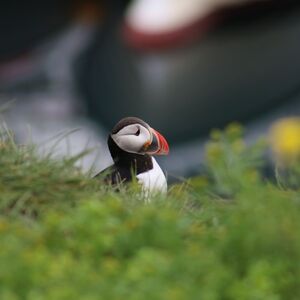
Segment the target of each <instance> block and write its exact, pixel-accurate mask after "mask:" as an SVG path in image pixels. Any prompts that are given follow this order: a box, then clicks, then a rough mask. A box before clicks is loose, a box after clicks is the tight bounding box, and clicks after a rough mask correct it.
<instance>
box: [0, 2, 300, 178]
mask: <svg viewBox="0 0 300 300" xmlns="http://www.w3.org/2000/svg"><path fill="white" fill-rule="evenodd" d="M0 6H1V8H0V37H1V43H0V114H1V122H5V123H6V124H7V126H8V127H9V128H10V129H12V130H13V131H14V132H15V135H16V139H17V141H18V142H20V143H28V142H31V141H32V142H34V143H36V144H38V145H40V149H41V151H43V149H51V147H54V146H55V149H56V150H55V151H56V152H57V154H58V155H65V154H69V155H75V154H77V153H79V152H81V151H83V150H84V149H87V148H93V149H94V151H93V152H91V153H90V154H89V155H87V156H86V157H85V158H84V159H83V160H82V161H81V164H82V167H83V168H84V170H89V169H90V168H91V166H94V169H95V171H96V170H101V169H102V168H104V167H106V166H108V165H109V164H110V163H111V158H110V155H109V153H108V150H107V148H106V137H107V134H108V132H109V130H110V128H111V127H112V126H113V125H114V124H115V123H116V122H117V121H118V120H119V119H120V118H122V117H125V116H137V117H140V118H142V119H144V120H145V121H146V122H148V123H149V124H150V125H151V126H152V127H154V128H156V129H157V130H159V131H160V132H161V133H163V134H164V136H165V137H166V138H167V140H168V141H169V144H170V149H171V152H170V155H169V156H168V157H164V158H162V159H160V163H161V165H162V166H163V168H164V169H166V170H167V173H168V174H169V178H170V179H172V178H173V179H176V178H180V177H181V176H188V175H192V174H195V173H197V172H199V170H200V169H201V165H202V161H203V146H204V144H205V141H206V140H207V138H208V136H209V132H210V130H211V129H213V128H216V127H221V128H222V127H223V126H225V125H226V124H228V123H229V122H232V121H238V122H240V123H242V124H243V125H245V126H247V132H246V134H247V140H248V141H249V142H250V143H251V140H253V139H255V138H256V137H258V136H260V135H262V134H264V133H266V132H267V131H268V130H269V127H270V125H271V124H272V123H273V122H274V121H275V120H277V119H279V118H281V117H286V116H299V115H300V60H299V53H300V3H299V1H295V0H294V1H292V0H185V1H180V0H132V1H101V0H97V1H96V0H95V1H92V0H90V1H80V0H78V1H69V0H65V1H57V0H52V1H47V0H45V1H24V2H19V1H15V0H11V1H9V2H3V4H0ZM299 139H300V137H299Z"/></svg>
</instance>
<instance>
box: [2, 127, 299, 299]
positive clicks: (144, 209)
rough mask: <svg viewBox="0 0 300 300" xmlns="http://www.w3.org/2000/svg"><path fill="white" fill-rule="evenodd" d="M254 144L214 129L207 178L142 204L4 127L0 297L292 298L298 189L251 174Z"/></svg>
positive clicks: (256, 169) (134, 190) (258, 161)
mask: <svg viewBox="0 0 300 300" xmlns="http://www.w3.org/2000/svg"><path fill="white" fill-rule="evenodd" d="M264 149H265V148H264V145H263V143H261V142H258V143H257V144H255V145H253V146H251V147H249V146H246V145H244V143H243V140H242V132H241V130H240V128H239V127H237V126H231V127H229V128H228V129H227V130H226V131H225V132H224V133H222V132H214V134H213V136H212V141H211V142H210V143H209V144H208V146H207V175H206V176H202V177H197V178H191V179H189V180H187V182H186V183H184V184H181V185H174V186H172V187H171V188H170V190H169V193H168V195H167V196H157V197H155V198H154V199H152V202H151V203H145V202H144V201H143V199H141V196H140V193H139V189H138V187H137V186H136V185H132V186H129V187H127V188H126V187H121V191H120V192H115V191H114V190H113V188H112V187H109V186H105V185H104V184H103V183H102V182H101V180H95V179H90V178H88V177H87V176H85V175H83V174H82V173H81V171H80V170H79V169H77V168H76V167H74V165H73V163H74V159H67V158H65V159H56V160H54V159H51V158H49V157H44V158H43V157H40V156H38V155H37V154H36V150H35V149H34V147H33V146H18V145H16V144H15V143H14V142H13V141H12V139H11V137H10V135H7V133H4V134H3V136H2V141H1V145H0V165H1V168H0V245H1V247H0V299H5V300H6V299H8V300H10V299H13V300H14V299H22V300H23V299H33V300H37V299H53V300H54V299H55V300H57V299H87V300H90V299H95V300H96V299H97V300H98V299H124V298H127V299H172V300H173V299H249V300H250V299H251V300H252V299H264V300H265V299H272V300H273V299H299V298H300V266H299V261H300V236H299V232H300V218H299V216H300V191H299V185H298V187H296V188H295V185H294V184H293V189H291V188H289V185H288V183H286V185H282V184H281V185H280V187H278V186H277V184H276V183H272V182H269V181H268V180H267V179H264V178H263V177H262V175H261V171H260V168H261V167H262V165H263V153H264ZM283 181H284V178H283V179H282V182H283Z"/></svg>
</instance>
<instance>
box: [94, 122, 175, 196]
mask: <svg viewBox="0 0 300 300" xmlns="http://www.w3.org/2000/svg"><path fill="white" fill-rule="evenodd" d="M107 145H108V149H109V151H110V154H111V157H112V159H113V162H114V163H113V165H111V166H109V167H108V168H106V169H104V170H103V171H101V172H99V173H98V174H97V175H96V176H95V177H98V176H100V177H101V176H102V177H103V178H104V181H105V182H106V183H108V184H111V185H118V184H120V183H127V182H131V181H134V180H136V181H137V182H138V183H139V184H140V185H141V186H142V191H143V192H145V193H146V194H147V195H150V194H153V193H166V192H167V180H166V177H165V174H164V172H163V171H162V169H161V168H160V166H159V164H158V163H157V161H156V160H155V158H154V157H153V155H167V154H168V153H169V145H168V143H167V141H166V139H165V138H164V137H163V135H162V134H160V133H159V132H158V131H156V130H155V129H153V128H152V127H150V126H149V125H148V124H147V123H146V122H145V121H143V120H141V119H139V118H137V117H126V118H123V119H121V120H120V121H119V122H118V123H117V124H116V125H115V126H114V127H113V129H112V130H111V132H110V134H109V135H108V139H107ZM134 177H135V178H134Z"/></svg>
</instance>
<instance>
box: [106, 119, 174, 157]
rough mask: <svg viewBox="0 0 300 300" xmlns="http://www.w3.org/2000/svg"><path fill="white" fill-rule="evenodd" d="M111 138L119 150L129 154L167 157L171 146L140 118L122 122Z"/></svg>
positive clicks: (117, 125)
mask: <svg viewBox="0 0 300 300" xmlns="http://www.w3.org/2000/svg"><path fill="white" fill-rule="evenodd" d="M110 137H111V138H112V139H113V141H114V142H115V143H116V144H117V146H118V147H119V148H121V149H122V150H124V151H126V152H129V153H137V154H150V155H154V154H157V155H167V154H168V153H169V145H168V143H167V141H166V140H165V138H164V137H163V136H162V135H161V134H160V133H159V132H157V131H156V130H154V129H153V128H151V127H150V126H149V125H148V124H147V123H146V122H144V121H143V120H141V119H139V118H135V117H128V118H124V119H122V120H120V121H119V122H118V123H117V124H116V125H115V126H114V128H113V129H112V131H111V134H110Z"/></svg>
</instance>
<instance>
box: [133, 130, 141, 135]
mask: <svg viewBox="0 0 300 300" xmlns="http://www.w3.org/2000/svg"><path fill="white" fill-rule="evenodd" d="M140 133H141V130H140V128H139V129H138V130H137V132H136V133H135V134H134V135H136V136H139V135H140Z"/></svg>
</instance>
